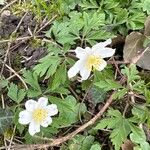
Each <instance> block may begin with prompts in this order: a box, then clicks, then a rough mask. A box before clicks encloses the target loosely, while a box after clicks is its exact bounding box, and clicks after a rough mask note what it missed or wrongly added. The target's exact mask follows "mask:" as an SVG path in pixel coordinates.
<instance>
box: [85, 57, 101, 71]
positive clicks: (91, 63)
mask: <svg viewBox="0 0 150 150" xmlns="http://www.w3.org/2000/svg"><path fill="white" fill-rule="evenodd" d="M102 61H103V59H102V58H101V57H100V56H95V55H91V56H89V57H88V58H87V62H86V67H87V69H88V70H92V67H93V68H94V69H96V68H98V67H99V65H100V64H101V63H102Z"/></svg>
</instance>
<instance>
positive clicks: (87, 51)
mask: <svg viewBox="0 0 150 150" xmlns="http://www.w3.org/2000/svg"><path fill="white" fill-rule="evenodd" d="M75 53H76V57H77V58H79V59H84V58H85V57H86V55H88V54H91V53H92V49H91V48H89V47H86V48H85V49H83V48H81V47H77V48H76V49H75Z"/></svg>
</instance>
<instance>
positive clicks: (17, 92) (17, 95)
mask: <svg viewBox="0 0 150 150" xmlns="http://www.w3.org/2000/svg"><path fill="white" fill-rule="evenodd" d="M7 95H8V97H9V98H11V99H12V100H13V101H15V102H16V103H18V104H19V103H20V102H21V101H22V100H23V99H24V97H25V95H26V91H25V89H19V88H18V86H17V85H15V84H13V83H11V84H10V86H9V87H8V94H7Z"/></svg>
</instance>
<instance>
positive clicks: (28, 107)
mask: <svg viewBox="0 0 150 150" xmlns="http://www.w3.org/2000/svg"><path fill="white" fill-rule="evenodd" d="M36 106H37V102H36V101H34V100H32V99H30V100H28V101H27V102H26V103H25V108H26V110H28V111H33V110H34V109H35V107H36Z"/></svg>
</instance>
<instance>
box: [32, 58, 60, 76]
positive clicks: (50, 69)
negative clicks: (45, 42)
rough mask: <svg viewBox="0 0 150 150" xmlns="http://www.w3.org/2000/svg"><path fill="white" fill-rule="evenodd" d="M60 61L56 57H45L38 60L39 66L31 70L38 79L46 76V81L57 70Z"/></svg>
mask: <svg viewBox="0 0 150 150" xmlns="http://www.w3.org/2000/svg"><path fill="white" fill-rule="evenodd" d="M60 61H61V59H60V58H59V57H58V56H51V55H47V56H45V57H44V58H42V59H40V61H39V64H37V65H36V66H35V67H34V68H33V69H34V73H36V74H37V75H39V76H40V77H42V76H44V75H46V77H45V79H48V78H49V77H50V76H52V75H53V74H54V73H55V72H56V69H57V66H58V65H59V63H60Z"/></svg>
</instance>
